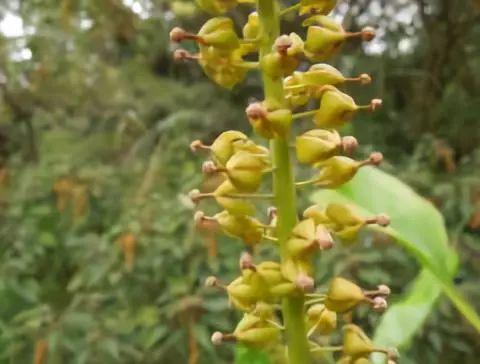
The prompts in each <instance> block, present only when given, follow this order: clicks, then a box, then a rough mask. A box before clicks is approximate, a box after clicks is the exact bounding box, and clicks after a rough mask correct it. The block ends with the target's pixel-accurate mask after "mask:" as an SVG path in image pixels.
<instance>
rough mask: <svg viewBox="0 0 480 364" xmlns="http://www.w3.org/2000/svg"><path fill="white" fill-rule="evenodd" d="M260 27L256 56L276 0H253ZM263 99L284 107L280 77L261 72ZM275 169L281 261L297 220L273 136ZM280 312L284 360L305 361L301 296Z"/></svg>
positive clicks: (284, 147)
mask: <svg viewBox="0 0 480 364" xmlns="http://www.w3.org/2000/svg"><path fill="white" fill-rule="evenodd" d="M257 10H258V15H259V21H260V27H261V43H260V55H259V57H260V60H261V59H262V57H263V56H264V55H265V54H267V53H269V52H271V49H272V45H273V43H274V41H275V39H276V38H277V37H278V36H279V35H280V19H279V8H278V3H277V1H276V0H257ZM263 87H264V93H265V101H266V103H267V107H268V108H269V109H278V108H283V107H286V102H285V97H284V94H283V85H282V80H281V79H280V78H279V79H272V78H271V77H269V76H268V75H266V74H265V73H263ZM270 150H271V154H272V159H273V165H274V167H275V172H274V174H273V190H274V194H275V204H276V207H277V213H278V224H277V226H278V228H277V235H278V240H279V244H280V255H281V259H282V262H283V261H284V260H285V256H286V252H285V246H286V241H287V239H288V237H289V235H290V233H291V231H292V229H293V227H294V226H295V224H296V223H297V206H296V194H295V185H294V178H293V172H292V166H291V164H290V151H289V148H288V141H287V140H285V139H283V138H275V139H274V140H272V141H271V143H270ZM282 313H283V318H284V323H285V327H286V334H287V346H288V361H289V363H290V364H309V363H310V362H311V360H310V351H309V346H308V341H307V335H306V328H305V322H304V298H303V297H302V296H297V297H289V298H285V300H284V302H283V305H282Z"/></svg>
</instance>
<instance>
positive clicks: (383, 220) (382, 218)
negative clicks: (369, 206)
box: [376, 214, 390, 288]
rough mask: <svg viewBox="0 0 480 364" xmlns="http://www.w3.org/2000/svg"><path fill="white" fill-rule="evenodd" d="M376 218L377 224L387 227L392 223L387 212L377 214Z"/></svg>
mask: <svg viewBox="0 0 480 364" xmlns="http://www.w3.org/2000/svg"><path fill="white" fill-rule="evenodd" d="M376 220H377V224H378V225H380V226H383V227H386V226H388V225H390V217H388V215H385V214H380V215H377V217H376ZM387 288H388V287H387Z"/></svg>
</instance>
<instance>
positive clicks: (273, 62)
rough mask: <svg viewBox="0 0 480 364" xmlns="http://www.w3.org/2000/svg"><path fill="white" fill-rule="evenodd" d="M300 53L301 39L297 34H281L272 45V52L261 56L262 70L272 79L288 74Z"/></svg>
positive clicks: (301, 52) (294, 65) (301, 47)
mask: <svg viewBox="0 0 480 364" xmlns="http://www.w3.org/2000/svg"><path fill="white" fill-rule="evenodd" d="M301 54H303V40H302V39H301V38H300V37H299V36H298V35H297V34H295V33H290V35H281V36H280V37H278V38H277V39H276V41H275V44H274V45H273V52H271V53H269V54H267V55H265V56H264V57H263V58H262V60H261V66H262V70H263V71H264V72H265V73H266V74H267V75H269V76H270V77H271V78H273V79H277V78H280V77H285V76H288V75H290V74H292V73H293V71H295V69H296V68H297V67H298V64H299V62H300V61H299V59H298V56H300V55H301Z"/></svg>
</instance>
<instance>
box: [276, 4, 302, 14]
mask: <svg viewBox="0 0 480 364" xmlns="http://www.w3.org/2000/svg"><path fill="white" fill-rule="evenodd" d="M299 8H300V3H298V4H294V5H292V6H289V7H288V8H285V9H282V10H280V16H283V15H285V14H287V13H289V12H291V11H295V10H297V9H299Z"/></svg>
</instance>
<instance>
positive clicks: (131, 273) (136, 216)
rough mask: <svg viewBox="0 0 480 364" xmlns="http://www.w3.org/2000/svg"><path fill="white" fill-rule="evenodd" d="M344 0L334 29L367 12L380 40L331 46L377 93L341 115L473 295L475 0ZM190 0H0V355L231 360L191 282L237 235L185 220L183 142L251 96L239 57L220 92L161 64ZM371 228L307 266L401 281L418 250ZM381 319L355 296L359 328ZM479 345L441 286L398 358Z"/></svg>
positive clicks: (479, 350)
mask: <svg viewBox="0 0 480 364" xmlns="http://www.w3.org/2000/svg"><path fill="white" fill-rule="evenodd" d="M348 3H349V5H350V6H349V7H341V8H340V9H341V12H342V14H339V16H340V15H342V16H344V22H345V25H346V27H348V28H352V29H356V28H359V27H361V26H363V25H365V24H367V23H368V24H377V25H378V26H379V27H380V31H379V33H380V41H379V42H377V43H374V46H373V48H369V49H367V53H368V54H367V55H366V56H363V55H362V52H360V51H358V50H356V49H355V48H357V46H356V45H355V46H352V48H351V49H348V50H347V52H346V53H347V55H346V56H344V57H342V58H339V59H337V60H335V64H336V66H338V67H339V68H341V69H342V70H343V71H344V72H345V73H346V74H354V75H356V74H359V73H363V72H368V73H371V74H372V76H373V77H374V80H375V84H374V86H375V87H372V88H371V90H372V91H368V92H372V94H371V95H369V94H368V92H365V91H364V90H362V91H361V93H360V91H359V90H355V89H353V90H352V91H353V92H354V93H355V92H356V94H357V95H358V99H359V100H361V101H362V100H367V99H369V98H370V97H373V96H374V97H377V96H380V97H382V98H383V99H384V100H385V107H384V108H383V110H382V111H381V112H379V113H376V114H375V115H364V116H363V117H360V118H358V119H357V120H356V121H355V122H354V125H353V126H352V127H353V128H355V135H358V137H359V140H360V141H361V143H362V145H364V150H365V152H367V151H368V150H369V149H370V147H369V145H374V146H375V149H377V148H378V149H379V150H382V151H385V155H386V157H387V160H388V162H389V163H387V166H386V167H385V168H386V169H387V170H388V171H389V172H390V173H392V174H394V175H397V176H399V177H400V178H401V179H402V180H404V181H406V182H407V183H408V184H410V185H412V186H414V188H415V189H416V190H417V191H418V192H419V193H420V194H421V195H423V196H425V197H426V198H428V199H429V200H431V201H433V202H434V203H435V204H436V205H437V207H438V208H439V209H440V210H441V212H442V213H443V215H444V216H445V218H446V222H447V227H448V230H449V238H450V242H451V243H452V244H453V245H454V246H455V247H456V249H457V251H458V253H459V255H460V270H459V274H458V276H457V278H456V279H455V283H456V285H457V288H458V289H460V290H461V291H462V292H463V294H464V295H466V296H467V297H469V298H470V300H471V301H472V302H474V303H475V304H476V306H477V310H478V309H480V306H479V305H478V302H480V290H479V288H478V283H477V277H478V274H479V273H480V272H479V270H480V268H479V267H480V264H479V261H480V175H479V173H478V171H479V170H480V149H479V147H478V146H479V145H480V118H479V116H478V115H480V92H479V91H478V90H480V44H479V43H478V39H479V37H480V25H479V24H480V23H479V18H480V16H479V12H480V8H479V7H478V6H477V5H475V2H474V1H468V0H464V1H461V2H452V1H449V0H430V1H427V0H405V1H401V0H394V1H388V2H386V1H380V0H351V1H349V2H348ZM192 5H193V4H192V3H190V2H179V1H175V2H169V1H161V0H138V1H123V2H122V1H120V0H83V1H74V0H55V1H53V0H48V1H38V0H28V1H8V2H6V1H5V2H1V3H0V18H1V19H3V21H2V23H0V24H1V25H2V26H0V30H2V31H3V34H1V35H0V88H1V98H0V204H1V210H0V238H1V239H0V363H28V362H33V360H34V356H35V355H36V356H37V359H39V357H40V356H45V358H47V359H46V360H45V361H44V362H41V361H40V362H37V363H36V364H44V363H49V364H57V363H105V364H107V363H168V362H182V363H189V364H195V363H207V362H214V363H223V362H225V363H230V362H232V356H233V349H232V348H228V347H227V348H222V349H217V348H213V347H212V346H211V344H210V342H209V336H210V333H211V332H212V331H213V330H217V329H218V330H224V331H229V330H231V329H232V327H233V323H234V317H232V315H233V314H232V313H231V312H230V310H228V305H227V302H226V299H225V298H224V297H222V296H221V295H219V294H216V293H215V292H211V291H208V290H206V289H204V288H203V287H202V285H203V280H204V278H205V277H206V276H207V275H210V274H217V275H219V276H221V277H222V279H224V280H225V281H227V280H229V279H230V278H232V277H233V276H235V275H236V273H237V262H236V261H237V257H238V254H239V252H240V250H241V245H240V244H238V243H236V242H232V241H231V240H229V239H223V238H213V237H211V236H201V235H199V234H197V233H195V232H194V230H193V227H192V224H191V215H192V211H191V210H192V206H191V205H190V204H189V202H188V201H187V199H186V197H185V195H184V193H185V191H188V190H189V189H191V188H192V187H194V186H197V185H198V184H199V182H200V181H199V177H198V175H199V174H198V173H197V171H198V168H199V164H200V159H199V158H198V157H194V156H192V155H191V154H190V152H189V150H188V144H189V142H190V141H191V140H193V139H198V138H200V139H204V140H212V139H213V138H214V137H215V136H216V135H217V134H218V132H219V131H220V130H223V129H227V128H235V129H243V128H245V129H246V122H245V120H244V115H243V108H244V105H245V104H246V101H247V98H248V97H251V96H252V95H253V96H255V97H257V98H260V97H261V95H259V94H258V87H257V85H258V80H257V79H256V78H255V76H254V75H253V76H250V78H249V79H247V82H246V83H245V84H244V85H243V86H241V87H238V88H236V89H235V90H234V91H233V92H232V93H229V92H224V91H223V90H221V89H219V88H218V87H216V86H214V85H212V84H210V83H209V82H208V81H207V80H206V79H205V77H204V76H203V75H202V74H201V71H200V70H199V68H198V67H196V66H195V65H193V64H192V65H185V64H180V65H178V64H177V65H175V64H173V63H172V61H171V59H170V52H171V49H170V48H169V47H170V46H169V44H168V36H167V33H168V29H170V28H171V27H172V24H174V23H175V24H176V25H178V24H179V23H183V26H184V27H186V28H191V29H197V28H198V26H199V25H200V24H201V23H202V21H203V20H204V19H205V16H204V14H202V13H200V12H197V11H195V7H194V6H192ZM193 12H194V13H193ZM247 12H248V8H242V9H241V11H239V12H237V13H234V14H233V16H234V17H235V19H237V20H238V19H244V17H245V15H246V14H247ZM402 14H403V15H402ZM12 17H13V18H12ZM9 18H10V22H6V21H5V20H6V19H9ZM12 19H13V20H12ZM18 19H21V21H22V23H21V27H20V29H21V30H22V31H20V32H19V31H18V26H17V27H13V24H14V23H15V21H17V23H18ZM12 21H13V23H12ZM17 25H18V24H17ZM286 26H287V28H291V29H292V30H294V29H296V26H297V25H296V24H292V23H288V19H287V24H286ZM15 29H17V32H16V33H15ZM9 32H10V34H7V33H9ZM401 202H402V201H398V203H401ZM371 239H372V238H371V237H369V236H366V237H365V240H364V242H363V243H362V244H360V245H359V246H357V247H356V248H355V249H353V251H345V250H344V251H342V250H340V251H338V252H335V253H333V254H331V255H329V256H328V257H326V258H325V260H324V261H323V262H322V265H321V267H320V271H319V278H320V279H321V281H324V282H325V281H326V280H327V279H328V278H329V277H330V276H331V275H332V274H340V273H342V274H346V275H353V276H355V277H359V280H360V283H361V284H362V285H364V286H375V285H376V284H378V282H379V281H381V282H384V283H386V284H389V285H390V286H391V287H392V289H393V291H394V292H398V294H399V295H400V294H401V293H404V292H407V291H408V289H409V286H408V282H411V281H413V279H414V277H415V276H416V275H417V273H418V272H419V268H418V266H417V265H416V264H415V263H414V261H413V259H412V258H411V257H409V256H408V255H407V254H405V253H404V252H403V251H402V250H400V249H399V248H397V247H395V246H393V245H390V244H385V243H382V241H379V242H378V244H377V243H376V244H375V247H376V249H367V247H368V246H371V244H372V241H371ZM398 297H400V296H398ZM379 318H380V317H379V316H378V315H377V314H370V313H368V312H366V311H361V312H359V319H362V320H363V321H364V323H365V324H367V325H369V327H373V326H374V325H376V323H378V320H379ZM479 355H480V344H479V340H478V336H477V334H476V333H475V332H474V330H473V329H472V328H471V327H470V326H469V325H468V324H467V323H466V322H465V321H464V320H463V319H462V318H461V316H460V314H459V313H458V312H457V311H456V310H455V309H454V308H453V306H452V305H451V304H450V303H449V302H448V301H447V300H446V299H442V300H440V301H439V303H438V304H437V305H435V306H434V307H433V309H432V312H431V313H430V315H429V317H428V319H427V322H426V324H425V326H424V328H423V329H422V330H421V331H420V332H419V333H417V335H416V336H415V337H414V339H413V340H412V343H411V346H410V348H408V349H406V350H405V352H404V355H403V360H404V362H405V363H410V362H411V363H476V362H477V361H478V359H477V358H478V356H479ZM402 362H403V361H402Z"/></svg>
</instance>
